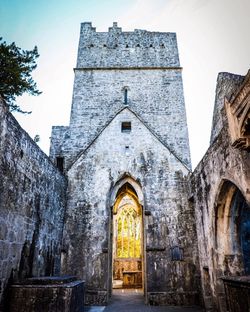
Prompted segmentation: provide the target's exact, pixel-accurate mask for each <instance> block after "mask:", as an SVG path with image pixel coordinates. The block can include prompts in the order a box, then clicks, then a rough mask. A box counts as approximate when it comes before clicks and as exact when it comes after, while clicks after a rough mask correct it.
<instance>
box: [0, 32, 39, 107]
mask: <svg viewBox="0 0 250 312" xmlns="http://www.w3.org/2000/svg"><path fill="white" fill-rule="evenodd" d="M38 57H39V54H38V50H37V47H36V46H35V47H34V49H33V50H31V51H28V50H22V49H21V48H19V47H17V46H16V44H15V43H14V42H12V43H11V44H9V45H8V44H7V43H6V42H5V41H3V39H2V38H0V95H1V96H2V98H3V99H4V100H5V102H6V103H7V105H8V106H9V108H10V110H11V111H17V112H21V113H30V112H25V111H23V110H22V109H21V108H20V107H19V105H18V104H17V103H16V97H17V96H20V95H22V94H23V93H28V94H30V95H39V94H40V93H41V92H40V91H39V90H38V89H37V85H36V83H35V81H34V80H33V79H32V76H31V72H32V71H33V70H34V69H35V68H36V66H37V64H36V59H37V58H38Z"/></svg>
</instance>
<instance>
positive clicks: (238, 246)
mask: <svg viewBox="0 0 250 312" xmlns="http://www.w3.org/2000/svg"><path fill="white" fill-rule="evenodd" d="M214 233H215V235H214V239H215V245H214V246H215V253H214V259H213V265H214V268H216V270H215V276H214V278H215V281H216V285H215V294H214V295H215V296H216V298H217V300H218V306H220V304H222V303H223V302H225V294H224V286H223V283H222V280H221V277H222V276H238V275H250V258H249V254H250V206H249V204H248V203H247V201H246V199H245V197H244V196H243V194H242V192H241V190H240V189H239V187H237V186H236V184H234V183H233V182H231V181H229V180H223V181H222V182H221V184H220V188H219V190H218V194H217V196H216V201H215V211H214Z"/></svg>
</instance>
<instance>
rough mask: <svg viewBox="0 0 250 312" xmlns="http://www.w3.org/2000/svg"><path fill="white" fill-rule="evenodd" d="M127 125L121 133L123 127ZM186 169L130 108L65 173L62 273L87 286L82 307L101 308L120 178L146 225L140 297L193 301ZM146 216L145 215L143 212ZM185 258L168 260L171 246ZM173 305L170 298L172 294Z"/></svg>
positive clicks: (194, 258) (193, 248) (195, 282)
mask: <svg viewBox="0 0 250 312" xmlns="http://www.w3.org/2000/svg"><path fill="white" fill-rule="evenodd" d="M124 121H129V122H131V132H130V133H123V132H122V131H121V123H122V122H124ZM188 172H189V170H188V168H187V167H186V166H185V165H183V164H182V163H181V162H180V161H179V160H178V159H177V158H176V157H175V155H174V154H172V153H171V152H170V151H169V150H168V148H167V147H166V146H164V144H162V143H161V141H159V139H158V138H157V137H156V136H155V135H154V134H153V133H151V132H150V130H149V129H148V128H147V127H146V126H145V124H143V122H141V120H140V119H139V118H138V117H137V116H136V115H135V114H134V113H133V112H131V111H130V110H129V109H128V108H125V109H124V110H123V111H121V112H120V113H119V114H118V115H117V116H116V117H115V118H114V119H113V120H112V122H111V123H110V124H109V125H108V126H107V127H106V128H105V130H104V131H103V132H101V133H100V135H99V136H98V138H97V139H96V140H95V141H94V142H93V143H92V144H91V146H90V147H89V148H88V149H87V150H85V151H83V152H82V154H81V155H79V157H78V159H77V160H76V161H75V162H74V163H73V164H72V166H71V167H70V168H69V170H68V173H67V175H68V183H69V184H68V201H67V212H66V219H65V220H66V222H65V232H64V246H63V248H64V250H65V256H64V260H65V261H64V264H63V270H64V272H65V273H67V274H76V275H77V276H78V278H80V279H84V280H86V290H87V299H86V300H87V302H88V303H92V304H104V303H106V302H107V301H108V298H109V295H110V293H111V289H110V288H111V282H110V281H111V280H112V272H111V267H112V265H111V261H112V247H111V246H112V239H111V232H110V231H111V229H112V213H113V212H112V209H113V207H112V204H111V202H110V201H111V199H110V196H111V195H110V194H111V192H112V189H113V187H114V185H115V184H116V182H118V181H119V180H120V179H121V178H122V177H123V176H124V175H125V176H128V177H132V178H133V179H135V181H137V183H139V184H140V185H141V188H142V192H143V197H144V199H143V222H144V238H143V241H144V247H143V259H144V260H143V267H144V272H145V273H144V274H145V279H144V291H145V294H146V298H148V302H149V303H152V304H157V303H158V304H175V305H178V304H194V303H199V298H198V297H199V268H198V251H197V245H196V242H197V238H196V229H195V221H194V211H193V209H192V207H191V206H190V204H189V202H188V195H187V179H186V177H187V174H188ZM146 211H147V213H146ZM174 246H179V247H180V248H182V250H183V259H177V260H176V261H175V260H174V259H172V255H171V250H172V247H174ZM174 293H176V294H178V295H176V296H175V298H176V299H175V300H174V299H173V294H174Z"/></svg>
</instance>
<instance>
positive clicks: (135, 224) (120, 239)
mask: <svg viewBox="0 0 250 312" xmlns="http://www.w3.org/2000/svg"><path fill="white" fill-rule="evenodd" d="M141 228H142V214H141V206H140V204H139V202H138V198H137V195H136V193H135V192H134V190H133V189H131V188H129V187H128V186H126V185H125V186H124V187H123V188H122V190H121V191H120V192H119V194H118V196H117V199H116V203H115V205H114V238H115V239H114V257H115V258H141Z"/></svg>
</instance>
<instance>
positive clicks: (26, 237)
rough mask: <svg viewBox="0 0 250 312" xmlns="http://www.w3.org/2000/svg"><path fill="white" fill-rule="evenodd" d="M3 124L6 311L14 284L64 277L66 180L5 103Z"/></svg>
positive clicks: (0, 248)
mask: <svg viewBox="0 0 250 312" xmlns="http://www.w3.org/2000/svg"><path fill="white" fill-rule="evenodd" d="M0 120H1V122H0V300H1V302H2V307H1V308H2V309H4V305H5V304H4V299H5V298H6V296H5V295H6V289H7V286H8V284H10V283H11V282H12V281H14V280H17V279H23V278H25V277H31V276H42V275H51V274H55V273H57V274H58V273H59V269H60V243H61V238H62V230H63V218H64V212H65V192H66V180H65V177H64V176H63V175H62V174H61V173H60V172H59V171H58V169H57V168H55V167H54V165H53V164H52V162H51V161H50V159H49V158H48V157H47V156H46V155H45V154H44V153H43V152H42V151H41V149H40V148H39V147H38V145H37V144H36V143H35V142H34V141H33V140H32V139H31V138H30V137H29V136H28V134H27V133H26V132H25V131H24V130H23V129H22V128H21V127H20V125H19V124H18V123H17V121H16V120H15V118H14V117H13V115H12V114H11V113H9V112H8V109H7V107H6V106H5V104H4V103H3V101H2V100H1V101H0ZM1 308H0V310H1Z"/></svg>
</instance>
